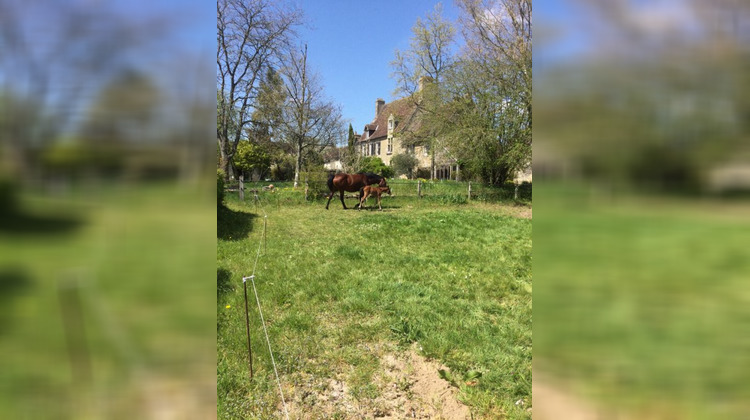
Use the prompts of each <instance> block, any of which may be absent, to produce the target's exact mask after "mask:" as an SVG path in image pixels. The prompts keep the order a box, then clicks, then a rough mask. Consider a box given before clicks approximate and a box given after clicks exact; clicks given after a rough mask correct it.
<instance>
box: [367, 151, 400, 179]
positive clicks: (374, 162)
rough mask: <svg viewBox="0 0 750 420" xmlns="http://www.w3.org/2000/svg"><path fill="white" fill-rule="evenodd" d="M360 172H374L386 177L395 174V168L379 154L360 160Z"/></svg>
mask: <svg viewBox="0 0 750 420" xmlns="http://www.w3.org/2000/svg"><path fill="white" fill-rule="evenodd" d="M359 172H372V173H375V174H378V175H380V176H382V177H385V178H390V177H392V176H393V168H391V167H390V166H388V165H386V164H385V163H383V159H380V158H379V157H377V156H365V157H363V158H362V159H361V160H360V167H359Z"/></svg>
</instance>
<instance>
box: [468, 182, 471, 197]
mask: <svg viewBox="0 0 750 420" xmlns="http://www.w3.org/2000/svg"><path fill="white" fill-rule="evenodd" d="M468 201H471V181H469V199H468Z"/></svg>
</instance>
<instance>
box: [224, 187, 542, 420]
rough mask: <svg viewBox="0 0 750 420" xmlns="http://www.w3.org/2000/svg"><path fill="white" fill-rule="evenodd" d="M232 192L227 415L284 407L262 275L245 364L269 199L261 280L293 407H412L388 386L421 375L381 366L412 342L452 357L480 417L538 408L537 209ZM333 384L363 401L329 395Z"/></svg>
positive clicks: (455, 377)
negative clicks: (361, 203)
mask: <svg viewBox="0 0 750 420" xmlns="http://www.w3.org/2000/svg"><path fill="white" fill-rule="evenodd" d="M269 197H270V198H269ZM227 200H228V203H227V208H226V209H223V210H220V211H219V224H218V235H219V244H218V252H217V253H218V265H217V312H218V317H217V318H218V319H217V334H218V350H217V351H218V362H217V375H218V400H219V402H218V414H219V418H224V419H233V418H263V419H266V418H268V419H271V418H277V417H278V416H279V415H281V408H282V407H281V398H280V396H279V392H278V388H277V385H276V382H275V377H274V374H273V368H272V366H271V362H270V357H269V354H268V350H267V348H266V344H265V337H264V335H263V331H262V327H261V325H260V318H259V314H258V313H257V307H256V306H255V302H254V295H253V291H252V288H250V290H249V298H250V299H251V301H250V324H251V325H250V330H251V341H252V343H253V352H254V353H253V357H254V369H255V377H254V379H253V380H252V381H250V379H249V372H248V370H249V369H248V359H247V343H246V334H245V328H246V326H245V314H244V295H243V287H242V280H241V279H242V277H243V276H249V275H250V274H251V273H252V272H253V269H254V263H255V257H256V253H257V251H258V246H259V240H260V238H261V236H262V232H263V223H264V217H263V215H264V213H263V212H264V211H265V213H266V214H267V216H268V218H267V223H268V231H267V244H266V248H261V251H260V256H259V259H258V263H257V267H256V268H255V275H256V285H257V289H258V293H259V296H260V301H261V304H262V305H263V306H262V308H263V316H264V318H265V320H266V322H267V324H268V332H269V335H270V340H271V346H272V348H273V351H274V356H275V359H276V362H277V365H278V369H279V375H280V378H281V385H282V389H283V390H284V396H285V399H286V401H287V403H289V404H290V405H293V406H294V407H295V410H297V412H303V413H305V415H306V416H309V417H310V418H348V417H350V416H351V415H352V413H353V412H357V413H370V414H369V416H372V415H373V414H372V413H376V414H377V413H380V414H381V415H385V414H390V415H394V416H398V415H404V413H399V412H398V411H397V409H394V408H393V407H391V406H388V405H387V402H384V401H383V400H384V399H385V398H387V395H390V394H389V392H390V391H389V390H388V389H387V388H388V386H396V387H398V388H400V389H402V390H403V391H404V394H405V395H412V394H410V392H412V391H413V390H410V387H411V386H412V385H413V384H412V383H410V382H409V381H408V380H404V381H403V382H401V383H398V384H389V383H388V375H387V374H386V370H385V368H384V366H385V361H386V360H389V358H391V357H397V358H398V357H401V356H402V355H404V354H406V353H407V352H409V351H415V352H417V353H418V355H419V356H420V357H422V358H424V359H425V360H434V361H435V362H439V363H441V364H443V365H444V366H446V367H447V368H448V369H447V370H446V371H445V372H444V373H443V377H444V378H446V379H448V380H449V381H450V382H451V383H452V384H453V386H454V387H455V389H456V390H457V391H458V399H459V400H461V401H463V402H464V403H465V404H466V405H468V407H469V408H470V410H471V412H472V413H473V415H474V418H511V419H516V418H519V419H520V418H530V417H531V413H530V412H529V408H530V407H531V405H532V401H531V379H532V377H531V350H532V349H531V293H532V285H531V220H530V219H528V218H521V217H517V215H518V214H519V213H522V214H523V213H526V214H528V210H529V209H528V208H527V207H523V206H522V207H517V206H514V205H512V204H487V203H469V204H444V203H440V202H435V201H430V200H418V199H416V198H411V199H407V198H396V197H385V198H384V199H383V210H384V211H382V212H379V211H372V210H367V209H366V210H363V211H355V210H346V211H344V210H343V209H341V205H340V202H333V201H332V202H331V209H330V210H325V208H324V207H325V201H317V202H313V203H304V202H303V203H297V204H295V203H291V202H287V201H283V200H282V201H279V200H276V199H274V198H273V196H271V195H264V196H263V197H262V198H261V206H256V205H255V204H254V202H253V201H252V200H248V201H247V202H245V203H240V202H238V200H237V199H236V196H232V195H229V196H228V199H227ZM334 204H335V205H334ZM347 204H348V205H349V206H350V207H351V206H353V204H354V200H351V199H350V200H348V203H347ZM369 205H370V206H373V205H374V203H373V202H371V203H369ZM519 209H520V210H522V211H519ZM436 376H437V375H436ZM438 381H443V380H442V379H439V378H438ZM446 383H447V382H446ZM332 384H334V385H332ZM334 386H338V387H340V388H341V389H343V390H344V391H343V392H344V393H345V394H346V399H347V400H348V401H353V405H354V407H348V408H347V407H346V406H342V405H335V404H333V403H332V401H331V400H330V399H328V398H329V396H330V395H331V393H332V392H333V391H332V389H331V388H332V387H334ZM389 407H390V408H389ZM348 409H351V410H354V411H347V410H348ZM389 410H390V411H389Z"/></svg>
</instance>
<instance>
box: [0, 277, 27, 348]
mask: <svg viewBox="0 0 750 420" xmlns="http://www.w3.org/2000/svg"><path fill="white" fill-rule="evenodd" d="M31 286H32V282H31V279H30V278H29V276H28V274H26V272H24V271H23V270H21V269H20V268H18V267H10V268H2V269H0V333H2V332H3V331H4V330H5V327H6V326H7V325H8V323H9V322H10V321H11V320H12V319H13V306H14V305H13V303H14V300H15V299H16V298H17V297H18V295H20V294H22V293H24V292H26V291H28V289H30V288H31Z"/></svg>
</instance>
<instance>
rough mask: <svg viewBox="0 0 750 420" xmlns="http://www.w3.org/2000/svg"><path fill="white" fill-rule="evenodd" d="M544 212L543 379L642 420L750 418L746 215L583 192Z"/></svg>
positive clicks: (539, 269)
mask: <svg viewBox="0 0 750 420" xmlns="http://www.w3.org/2000/svg"><path fill="white" fill-rule="evenodd" d="M555 195H556V193H555V192H554V191H549V192H548V194H546V193H543V194H542V196H544V197H550V198H555ZM566 196H568V197H571V195H570V194H566ZM539 210H540V212H537V214H536V215H535V216H536V217H535V219H536V220H535V231H536V233H537V236H536V237H535V241H536V245H535V251H534V252H535V255H534V259H535V263H536V264H538V265H535V268H534V270H535V273H534V274H535V280H536V282H537V284H536V286H537V287H536V288H535V291H534V308H535V310H534V317H535V319H534V320H535V328H534V337H535V343H534V344H535V346H534V357H535V368H536V367H540V368H543V369H544V370H545V371H547V372H551V373H553V374H554V375H556V376H559V377H566V378H569V379H573V381H574V383H576V384H577V386H578V387H579V388H581V392H586V393H588V394H593V395H597V396H598V398H599V399H600V402H602V403H603V404H605V405H609V406H614V407H618V408H619V409H622V410H625V411H626V412H628V411H629V412H631V413H634V415H635V418H655V416H656V417H660V418H661V417H663V418H695V419H711V418H748V417H749V416H750V404H748V401H750V368H749V366H750V364H748V355H750V340H748V339H747V336H748V335H747V328H748V325H750V312H748V311H747V307H748V302H749V301H748V299H749V298H750V293H748V290H750V289H748V286H747V284H748V283H747V280H748V278H750V251H749V250H750V247H748V238H750V219H748V218H747V217H746V215H747V205H745V208H744V210H743V209H742V208H739V209H738V208H731V206H727V205H724V204H716V205H711V206H706V205H697V204H695V203H690V202H686V201H679V202H678V201H676V200H673V201H669V200H654V199H650V200H646V199H635V200H629V201H624V200H621V201H620V202H617V203H614V202H596V201H592V200H591V198H590V197H589V198H587V195H586V194H584V193H582V192H581V191H578V192H577V193H576V194H575V198H574V199H571V200H565V199H561V198H560V197H556V199H555V200H554V201H550V202H548V203H545V205H542V206H541V207H539ZM537 362H538V363H539V365H538V366H537Z"/></svg>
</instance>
